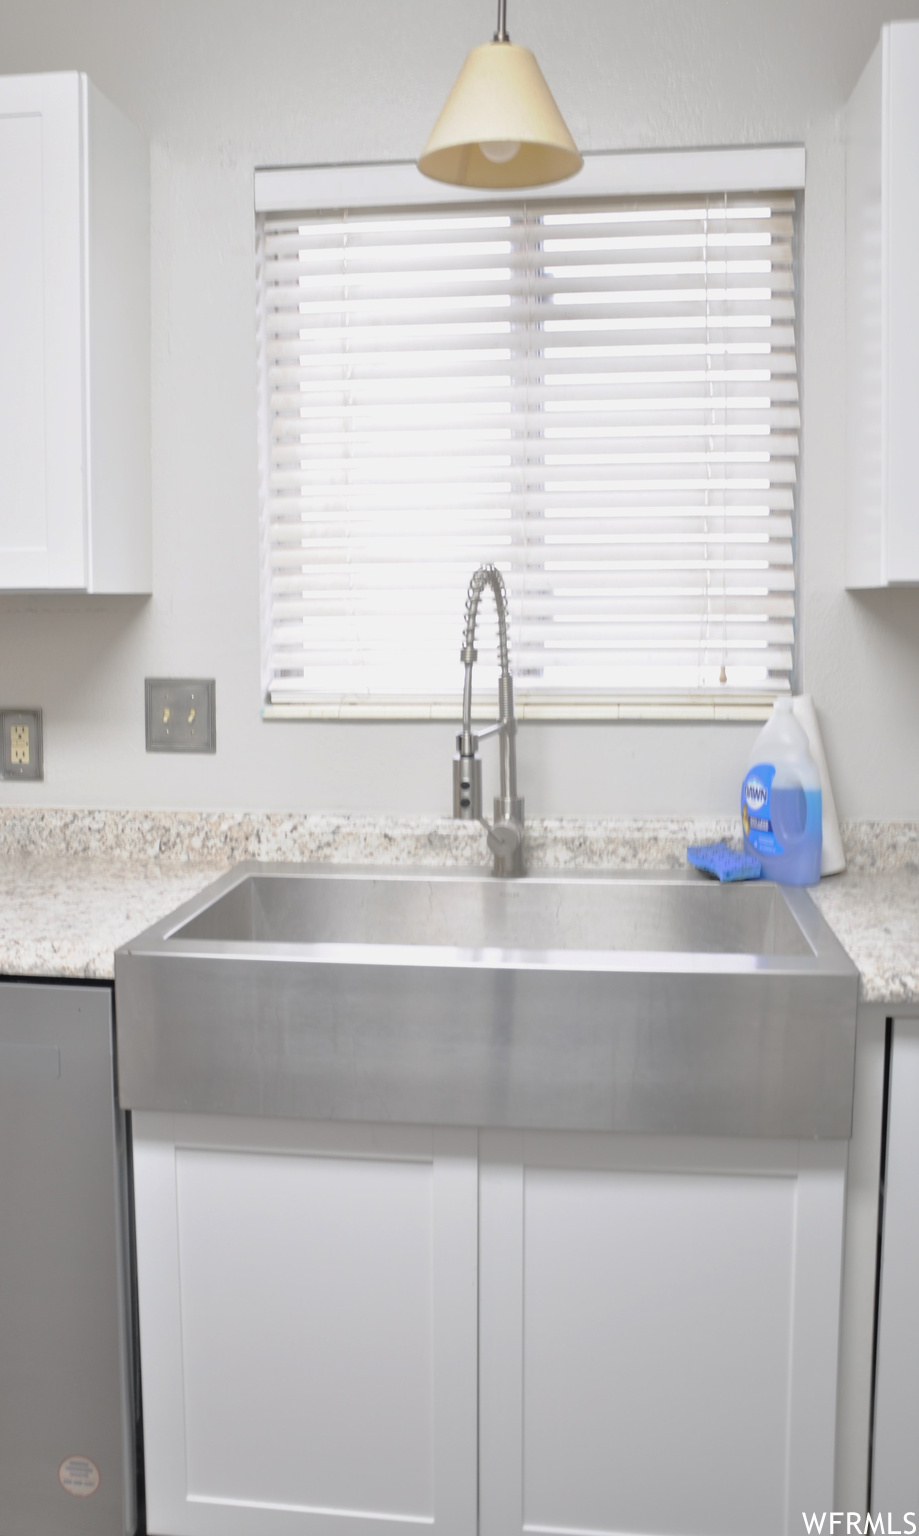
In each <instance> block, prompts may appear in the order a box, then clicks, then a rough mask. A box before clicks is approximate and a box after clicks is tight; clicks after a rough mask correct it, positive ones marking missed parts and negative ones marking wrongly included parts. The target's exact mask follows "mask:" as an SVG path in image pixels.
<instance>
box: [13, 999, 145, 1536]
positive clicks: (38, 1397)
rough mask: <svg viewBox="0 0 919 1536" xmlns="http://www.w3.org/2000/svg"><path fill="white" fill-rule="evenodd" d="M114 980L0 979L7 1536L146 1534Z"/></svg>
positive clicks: (120, 1535)
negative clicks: (141, 1526) (139, 1500)
mask: <svg viewBox="0 0 919 1536" xmlns="http://www.w3.org/2000/svg"><path fill="white" fill-rule="evenodd" d="M124 1139H125V1138H124V1116H123V1115H122V1114H121V1113H120V1112H119V1111H118V1110H117V1108H116V1103H115V1090H114V1036H113V1027H112V993H111V990H110V988H108V987H106V986H83V985H74V984H68V983H60V984H58V983H50V982H49V983H47V984H45V983H43V982H42V983H30V982H15V981H2V982H0V1536H33V1533H34V1536H39V1533H40V1536H79V1533H82V1532H86V1536H123V1533H125V1532H133V1531H134V1529H135V1525H136V1495H135V1468H134V1421H133V1408H132V1403H133V1397H134V1393H133V1382H132V1374H131V1350H130V1342H129V1341H130V1328H129V1307H128V1266H127V1262H126V1253H127V1243H126V1222H127V1198H126V1182H125V1170H126V1157H125V1146H124Z"/></svg>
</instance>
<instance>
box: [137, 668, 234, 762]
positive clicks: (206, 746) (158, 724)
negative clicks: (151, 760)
mask: <svg viewBox="0 0 919 1536" xmlns="http://www.w3.org/2000/svg"><path fill="white" fill-rule="evenodd" d="M144 695H145V706H146V722H147V751H148V752H216V751H217V684H216V683H215V681H214V679H213V678H190V677H148V678H146V679H145V680H144Z"/></svg>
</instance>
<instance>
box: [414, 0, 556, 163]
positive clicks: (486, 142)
mask: <svg viewBox="0 0 919 1536" xmlns="http://www.w3.org/2000/svg"><path fill="white" fill-rule="evenodd" d="M506 16H507V0H498V30H497V32H496V33H495V36H494V40H493V41H492V42H490V43H482V44H481V45H480V46H479V47H478V48H473V49H472V52H471V53H470V54H469V57H468V58H467V60H466V62H465V64H464V65H463V67H462V69H461V70H460V72H459V76H458V78H457V81H456V84H455V85H454V87H453V90H452V91H451V92H450V95H449V96H448V97H447V104H446V106H445V107H444V109H443V111H442V112H441V114H440V117H439V118H438V119H437V122H436V123H435V124H434V130H433V132H432V134H431V137H430V138H429V139H428V142H427V144H426V145H425V148H424V153H423V154H422V156H421V158H420V160H419V161H418V169H419V171H422V172H423V173H424V175H425V176H430V177H432V178H433V179H434V180H435V181H446V182H449V183H450V184H451V185H452V186H456V187H539V186H544V185H545V184H546V183H547V182H550V181H564V180H565V178H566V177H567V176H573V175H574V173H575V171H579V170H580V169H581V166H582V165H583V164H584V161H583V159H582V158H581V156H580V155H579V154H578V150H577V147H576V145H575V142H574V140H573V138H572V137H571V134H570V133H569V132H568V129H567V128H566V126H565V121H564V118H563V117H562V114H561V113H560V112H559V110H558V107H557V106H556V105H555V102H554V100H553V97H552V92H551V91H550V90H549V87H548V86H547V84H546V82H545V80H544V78H543V74H542V70H541V69H540V67H539V65H538V64H537V62H536V60H535V58H534V57H533V55H532V53H531V52H530V50H529V48H517V47H515V46H514V44H513V43H512V42H511V40H510V38H509V37H508V35H507V25H506Z"/></svg>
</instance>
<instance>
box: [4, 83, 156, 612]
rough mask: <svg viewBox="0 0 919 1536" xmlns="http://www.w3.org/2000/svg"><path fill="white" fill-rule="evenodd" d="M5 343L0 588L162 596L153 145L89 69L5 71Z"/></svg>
mask: <svg viewBox="0 0 919 1536" xmlns="http://www.w3.org/2000/svg"><path fill="white" fill-rule="evenodd" d="M0 336H2V337H3V345H2V346H0V466H2V468H0V590H2V591H13V590H19V591H23V590H26V591H77V592H149V591H150V590H151V526H150V523H151V520H150V164H149V149H148V146H147V144H146V142H145V140H144V138H143V137H142V135H141V134H140V133H139V132H138V131H137V129H136V128H135V127H133V125H132V124H131V123H129V122H128V121H127V120H126V119H125V118H124V117H122V115H121V113H120V112H118V111H117V110H116V109H115V108H114V107H113V106H112V105H111V103H110V102H108V101H106V100H105V98H104V97H103V96H101V95H100V94H99V92H98V91H97V90H96V88H95V87H94V86H93V85H92V83H91V82H90V81H89V80H87V78H86V76H85V75H81V74H77V73H66V74H48V75H16V76H7V77H0Z"/></svg>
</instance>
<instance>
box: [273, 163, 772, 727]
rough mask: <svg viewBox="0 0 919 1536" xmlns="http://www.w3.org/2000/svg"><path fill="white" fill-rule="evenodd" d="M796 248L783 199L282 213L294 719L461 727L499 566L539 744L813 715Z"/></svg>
mask: <svg viewBox="0 0 919 1536" xmlns="http://www.w3.org/2000/svg"><path fill="white" fill-rule="evenodd" d="M794 240H795V199H794V194H793V193H788V192H781V191H778V192H775V193H763V192H762V191H757V192H755V193H750V194H744V193H743V192H732V193H730V194H727V193H725V194H719V195H715V196H712V195H708V196H705V195H702V196H700V195H685V194H684V195H680V196H678V197H661V196H655V197H653V198H647V199H636V198H634V197H630V198H629V199H627V200H624V199H614V198H605V199H595V198H592V199H577V198H570V197H541V198H539V199H527V201H526V202H525V203H519V202H518V203H514V204H508V205H506V206H501V205H498V204H496V202H495V201H494V200H492V201H489V202H487V203H485V204H482V205H476V204H469V203H466V204H464V205H462V206H455V207H450V206H434V207H428V208H415V209H411V208H410V209H386V208H372V209H367V210H364V211H361V210H360V209H343V210H339V211H334V212H331V213H322V214H306V213H298V212H296V211H293V212H286V211H282V212H270V213H262V214H259V215H258V218H257V274H258V294H259V304H258V317H259V357H260V374H261V391H262V426H261V438H262V460H261V492H262V540H263V545H262V547H263V592H264V658H265V677H264V686H265V693H266V700H267V702H268V703H269V704H271V705H279V704H280V705H284V704H297V705H305V706H309V707H310V708H311V709H312V710H313V711H314V712H316V713H319V714H323V713H329V714H335V715H347V714H348V713H356V714H374V713H381V714H385V713H405V714H408V715H412V714H427V713H434V714H436V713H439V712H443V713H450V714H455V713H456V700H457V697H458V689H459V687H460V686H461V667H460V663H459V648H460V643H461V638H462V625H463V609H464V600H465V592H466V587H467V585H468V582H469V578H470V576H471V574H472V572H473V570H474V569H475V567H476V566H477V565H479V564H480V563H481V562H482V561H486V560H489V561H493V562H494V563H495V564H496V565H497V566H498V567H499V568H500V570H501V572H502V574H503V576H504V580H505V583H506V587H507V592H508V601H509V609H510V621H511V622H510V636H511V659H512V668H513V672H514V676H515V689H516V695H517V700H518V706H519V709H520V713H521V714H523V715H527V714H531V715H553V714H556V715H565V714H567V713H577V712H578V711H579V710H582V711H584V712H587V713H590V712H593V711H599V712H603V711H604V710H605V708H606V707H608V706H609V707H612V706H615V703H616V701H621V700H623V699H629V698H632V699H636V698H641V699H645V700H654V699H655V698H657V699H660V700H668V701H670V702H671V704H672V703H673V701H675V700H676V701H680V700H682V701H684V702H687V701H688V702H689V703H692V702H693V701H696V702H698V701H709V702H710V701H714V702H715V703H716V704H717V702H718V701H724V700H730V699H732V698H733V699H735V700H737V699H742V700H747V701H749V700H751V699H756V698H757V697H761V698H763V699H766V698H769V697H771V696H774V695H775V694H776V693H778V692H782V691H787V690H788V688H789V687H790V676H791V672H792V666H793V646H794V625H795V575H794V510H795V471H796V460H797V454H798V428H799V411H798V387H797V370H796V349H795V276H794V274H795V250H794ZM486 606H487V605H486V604H484V603H483V607H482V616H483V619H486V617H487V615H486ZM480 634H481V639H480V643H479V652H480V656H481V657H482V676H481V687H480V688H479V690H478V691H479V696H480V697H481V696H482V691H483V690H485V689H487V687H488V678H487V670H486V666H485V664H486V663H487V661H488V660H490V657H491V655H492V654H493V638H492V633H491V632H490V631H489V629H488V626H487V624H483V625H482V627H481V630H480Z"/></svg>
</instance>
